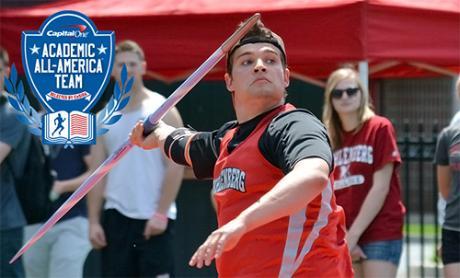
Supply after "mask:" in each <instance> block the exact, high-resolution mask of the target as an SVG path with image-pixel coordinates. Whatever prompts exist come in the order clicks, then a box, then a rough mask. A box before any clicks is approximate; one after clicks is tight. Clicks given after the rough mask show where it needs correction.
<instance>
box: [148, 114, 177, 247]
mask: <svg viewBox="0 0 460 278" xmlns="http://www.w3.org/2000/svg"><path fill="white" fill-rule="evenodd" d="M164 121H165V123H167V124H169V125H171V126H174V127H181V126H183V123H182V119H181V117H180V115H179V112H178V111H177V109H175V108H173V109H172V110H171V111H170V112H168V113H167V114H166V116H165V118H164ZM162 153H163V152H162ZM163 161H164V163H165V164H166V169H165V175H164V178H163V184H162V189H161V196H160V200H159V202H158V207H157V210H156V212H155V213H154V215H152V217H151V218H150V219H149V221H147V224H146V227H145V231H144V236H145V237H146V238H147V239H148V238H149V237H150V236H154V235H158V234H161V233H163V232H164V231H165V230H166V228H167V224H168V216H167V215H168V210H169V207H170V206H171V204H172V203H173V202H174V200H175V199H176V196H177V193H178V192H179V188H180V185H181V184H182V178H183V174H184V167H183V166H181V165H178V164H176V163H174V162H173V161H172V160H169V159H168V158H167V157H166V156H165V155H164V154H163Z"/></svg>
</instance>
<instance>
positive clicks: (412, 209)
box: [396, 120, 441, 277]
mask: <svg viewBox="0 0 460 278" xmlns="http://www.w3.org/2000/svg"><path fill="white" fill-rule="evenodd" d="M396 125H397V124H396ZM398 129H399V132H400V134H399V135H400V136H399V137H398V145H399V148H400V152H401V156H402V160H403V164H402V168H401V182H402V185H403V190H402V194H403V200H404V204H405V206H406V209H407V214H406V218H405V227H404V234H405V236H404V237H405V238H404V242H405V252H404V254H405V255H404V256H403V257H402V258H401V264H400V267H403V268H405V269H402V271H403V273H405V275H404V276H406V277H440V276H441V271H440V266H441V263H440V258H438V256H437V248H438V246H439V238H440V234H439V221H438V211H437V201H438V189H437V181H436V171H435V165H434V164H433V158H434V152H435V148H436V139H437V135H438V133H439V124H438V123H437V122H436V121H435V122H433V123H425V122H418V123H416V124H410V123H409V121H407V120H406V121H403V123H400V124H399V128H398ZM401 131H402V132H401ZM433 227H434V229H433ZM415 247H416V248H415ZM427 248H429V249H430V250H428V252H427ZM427 256H429V257H427Z"/></svg>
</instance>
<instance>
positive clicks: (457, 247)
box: [442, 229, 460, 265]
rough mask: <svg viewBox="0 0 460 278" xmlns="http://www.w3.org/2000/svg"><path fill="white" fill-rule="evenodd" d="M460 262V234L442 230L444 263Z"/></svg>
mask: <svg viewBox="0 0 460 278" xmlns="http://www.w3.org/2000/svg"><path fill="white" fill-rule="evenodd" d="M459 262H460V232H456V231H452V230H446V229H442V263H443V264H445V265H446V264H451V263H459Z"/></svg>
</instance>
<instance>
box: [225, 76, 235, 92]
mask: <svg viewBox="0 0 460 278" xmlns="http://www.w3.org/2000/svg"><path fill="white" fill-rule="evenodd" d="M224 79H225V86H226V87H227V90H229V91H230V92H233V91H234V90H233V85H232V84H233V79H232V76H231V75H230V74H228V73H225V75H224Z"/></svg>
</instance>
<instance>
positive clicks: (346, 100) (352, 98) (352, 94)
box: [331, 79, 362, 115]
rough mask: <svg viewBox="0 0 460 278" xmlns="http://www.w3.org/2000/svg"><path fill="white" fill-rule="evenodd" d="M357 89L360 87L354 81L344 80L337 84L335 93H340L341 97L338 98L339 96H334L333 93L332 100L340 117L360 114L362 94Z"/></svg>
mask: <svg viewBox="0 0 460 278" xmlns="http://www.w3.org/2000/svg"><path fill="white" fill-rule="evenodd" d="M357 88H359V86H358V83H357V82H356V81H355V80H354V79H344V80H342V81H340V82H339V83H337V86H335V90H333V92H334V91H339V92H340V93H341V95H340V97H338V94H337V95H336V96H334V93H332V94H331V98H332V105H333V106H334V109H335V111H337V113H338V114H339V115H340V114H350V113H357V112H358V109H359V106H360V104H361V98H362V93H361V91H360V90H356V89H357Z"/></svg>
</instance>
